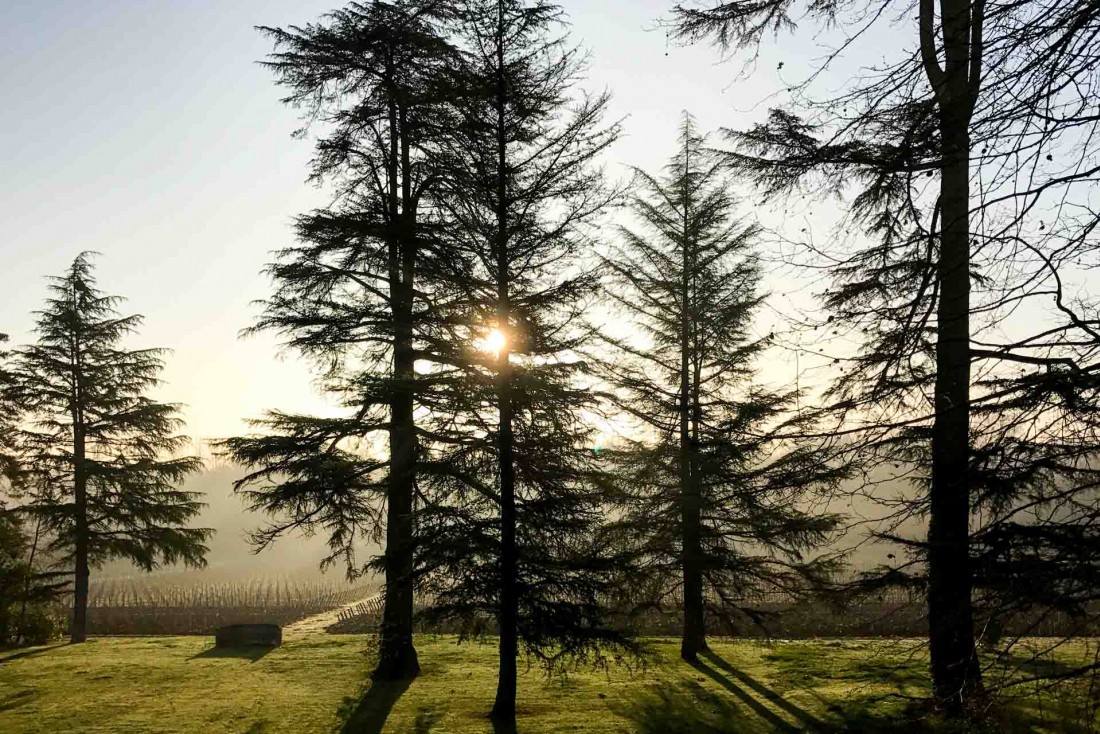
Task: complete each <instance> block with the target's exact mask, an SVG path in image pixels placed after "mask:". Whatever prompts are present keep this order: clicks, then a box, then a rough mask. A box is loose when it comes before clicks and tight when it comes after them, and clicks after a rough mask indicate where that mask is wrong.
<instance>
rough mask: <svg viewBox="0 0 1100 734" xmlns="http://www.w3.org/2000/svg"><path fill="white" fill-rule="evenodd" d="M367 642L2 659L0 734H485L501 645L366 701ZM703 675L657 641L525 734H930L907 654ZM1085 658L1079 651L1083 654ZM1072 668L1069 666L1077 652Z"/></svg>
mask: <svg viewBox="0 0 1100 734" xmlns="http://www.w3.org/2000/svg"><path fill="white" fill-rule="evenodd" d="M370 642H371V638H369V637H366V636H356V635H326V634H323V633H312V634H307V635H303V636H299V637H291V638H290V639H288V640H287V641H286V642H285V643H284V645H283V646H282V647H280V648H278V649H276V650H273V651H270V652H268V653H267V654H262V655H261V654H259V653H257V652H252V653H250V652H249V651H230V652H229V653H228V654H214V653H213V652H212V651H211V650H210V647H211V644H212V642H211V640H210V638H202V637H160V638H153V637H148V638H98V639H92V640H91V641H90V642H88V643H86V644H84V645H77V646H69V645H54V646H47V647H39V648H31V649H28V650H19V651H14V652H5V653H0V732H3V733H4V734H16V733H18V732H44V733H45V732H48V733H50V734H53V733H54V732H112V733H114V732H238V733H242V734H243V733H246V732H247V733H250V734H260V733H261V732H263V733H265V734H274V733H275V732H318V733H320V732H326V733H327V732H339V731H341V730H342V729H343V730H344V731H355V732H438V733H440V734H442V733H450V732H454V733H455V734H463V733H466V732H471V733H473V732H477V733H479V734H482V733H484V734H489V733H490V732H492V727H491V725H490V723H489V720H488V718H487V712H488V711H489V708H490V706H491V705H492V700H493V693H494V690H495V673H496V669H495V666H496V651H495V648H494V646H492V645H479V644H476V643H466V644H462V645H458V644H457V643H456V641H455V639H454V638H451V637H421V638H419V639H418V641H417V648H418V650H419V653H420V660H421V666H422V668H423V673H422V675H421V676H420V677H419V678H417V679H416V680H414V681H412V682H411V683H410V684H402V685H391V686H384V687H376V688H374V689H370V688H369V685H368V682H367V681H368V678H367V673H368V671H369V670H370V667H371V662H372V650H371V648H370ZM712 647H713V654H712V655H709V656H707V658H706V660H705V662H704V663H703V664H701V665H699V666H698V667H693V666H689V665H687V664H685V663H682V662H681V661H679V660H678V658H677V650H678V647H677V645H676V644H675V643H674V642H673V641H668V640H657V641H654V642H653V650H654V656H653V659H652V660H651V661H650V662H649V664H648V665H647V666H646V668H645V669H644V670H638V669H634V670H628V669H625V668H623V667H618V666H612V667H610V668H609V669H607V670H591V669H587V668H585V669H580V670H576V671H574V672H572V673H570V674H568V675H567V676H565V677H562V678H555V679H551V680H548V679H547V678H546V677H545V676H544V675H543V673H542V672H541V670H539V669H538V668H531V669H529V670H527V671H526V672H525V673H524V675H523V676H522V678H521V681H520V694H519V697H520V704H519V726H518V730H519V732H521V733H522V734H541V733H543V732H547V733H549V732H588V733H590V734H595V733H597V732H599V733H601V734H602V733H604V732H638V733H640V734H657V733H659V732H660V733H667V734H678V733H683V734H687V733H689V732H691V733H693V734H694V733H700V734H723V733H732V732H738V733H741V734H746V733H752V732H771V731H800V730H810V731H874V730H879V731H898V730H909V731H927V730H933V729H935V730H937V731H939V730H940V728H938V727H935V725H934V723H933V722H931V721H930V720H928V719H921V718H920V717H919V715H917V714H914V713H913V710H914V707H913V705H912V704H911V702H910V701H909V698H907V697H920V696H924V695H926V694H927V689H926V678H927V674H926V672H925V670H926V667H925V666H926V658H925V656H924V653H923V651H921V650H920V649H919V648H918V647H916V646H915V643H911V642H897V641H874V642H871V641H812V642H809V641H805V642H777V643H774V644H767V643H763V642H755V641H716V642H714V643H713V644H712ZM1077 652H1078V653H1079V652H1080V650H1079V651H1077ZM1067 654H1073V651H1072V650H1071V651H1070V652H1069V653H1067ZM1025 688H1028V690H1027V691H1024V689H1023V688H1021V689H1018V691H1017V692H1018V693H1020V694H1024V693H1026V697H1022V698H1018V699H1017V700H1015V701H1011V702H1008V703H1006V704H1003V705H1002V706H1001V707H1000V709H999V713H998V714H997V719H996V721H995V722H994V723H993V725H992V726H991V730H992V731H1006V730H1012V731H1049V732H1059V731H1086V729H1085V728H1084V727H1083V726H1082V725H1081V718H1082V715H1081V714H1080V713H1079V712H1078V710H1077V708H1078V707H1079V705H1080V704H1082V703H1083V701H1082V700H1081V696H1080V695H1079V694H1078V692H1076V691H1072V690H1071V689H1072V686H1070V685H1068V684H1063V685H1059V686H1056V687H1053V688H1049V689H1048V690H1046V691H1045V693H1043V695H1042V696H1037V695H1036V692H1035V691H1034V690H1032V689H1031V688H1029V687H1025Z"/></svg>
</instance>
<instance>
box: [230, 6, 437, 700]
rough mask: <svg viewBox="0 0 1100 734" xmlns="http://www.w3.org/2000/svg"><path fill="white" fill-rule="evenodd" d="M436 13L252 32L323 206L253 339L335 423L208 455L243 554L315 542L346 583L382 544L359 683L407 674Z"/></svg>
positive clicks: (292, 427)
mask: <svg viewBox="0 0 1100 734" xmlns="http://www.w3.org/2000/svg"><path fill="white" fill-rule="evenodd" d="M449 12H450V11H449V3H446V2H438V1H435V2H429V1H425V0H401V1H399V2H392V3H390V2H372V3H370V4H360V3H351V4H350V5H348V7H346V8H345V9H343V10H338V11H335V12H333V13H330V14H329V15H327V16H326V17H325V19H324V21H323V22H321V23H317V24H310V25H307V26H305V27H301V28H299V27H291V28H289V29H285V30H284V29H277V28H262V29H261V30H262V31H263V32H264V33H266V34H267V35H269V36H270V37H271V38H273V39H274V41H275V46H276V51H275V53H273V54H272V56H271V60H270V61H269V62H268V63H267V65H268V67H269V68H271V69H272V71H273V72H274V73H275V75H276V78H277V79H278V81H279V83H280V84H281V85H283V86H284V87H287V88H288V89H289V90H290V95H289V96H288V97H287V98H286V99H285V101H286V102H287V103H288V104H290V105H292V106H295V107H302V108H304V110H305V113H306V116H307V118H308V119H310V120H311V121H314V122H315V123H320V124H321V125H323V126H325V129H324V131H323V134H322V136H321V137H320V138H319V139H318V141H317V144H316V155H315V157H314V159H313V163H312V176H311V178H312V180H314V181H315V182H317V183H326V184H330V185H331V186H332V187H333V188H334V189H335V192H336V195H335V198H334V201H333V203H332V204H331V205H330V206H328V207H326V208H324V209H319V210H316V211H313V212H310V213H308V214H305V215H302V216H300V217H299V218H298V220H297V224H296V230H297V235H298V239H299V242H300V244H299V245H298V246H295V247H292V248H288V249H285V250H283V251H281V252H279V260H278V262H276V263H275V264H274V265H272V266H271V267H270V269H269V272H270V274H271V276H272V278H273V279H274V281H275V283H276V292H275V295H274V296H273V297H272V298H271V300H269V301H268V302H267V304H266V310H265V313H264V315H263V317H262V318H261V319H260V322H259V324H258V325H257V326H256V327H254V329H253V331H258V330H274V331H276V332H278V333H280V334H281V335H283V336H284V337H285V338H286V345H287V346H288V347H289V348H292V349H295V350H297V351H299V352H301V353H303V354H304V355H306V356H307V357H309V358H311V359H313V360H315V361H316V363H317V364H318V365H319V366H320V367H321V369H322V375H323V376H322V380H321V385H322V388H323V389H324V390H325V391H326V392H327V393H329V394H331V395H333V396H335V397H337V399H338V400H339V402H340V403H341V405H342V406H343V407H344V408H345V410H346V412H345V413H344V414H343V415H342V416H339V417H332V418H321V417H314V416H306V415H288V414H285V413H279V412H272V413H269V414H268V415H267V417H266V418H264V419H261V420H258V421H256V422H255V425H256V426H257V427H259V428H263V429H264V434H265V435H255V436H250V437H244V438H238V439H231V440H229V441H226V442H225V443H224V447H225V448H226V449H227V450H228V452H229V453H230V454H231V455H232V456H233V457H234V458H235V459H236V460H237V461H239V462H241V463H243V464H244V465H246V466H248V467H250V468H251V469H252V470H253V471H252V472H251V473H250V474H248V475H247V476H246V477H245V478H244V479H242V480H241V481H239V482H238V483H237V487H238V489H240V490H244V491H246V492H247V496H248V497H249V499H250V500H251V501H252V503H253V507H254V509H262V510H265V511H267V512H268V513H270V514H272V515H274V516H276V517H277V518H278V519H277V520H276V521H275V522H274V523H273V524H272V525H271V526H270V527H268V528H267V529H265V530H262V531H260V532H259V533H257V535H256V540H257V541H258V542H259V543H260V544H261V545H263V544H266V543H269V542H271V541H272V540H274V539H275V538H276V537H277V536H279V535H280V534H282V533H283V532H285V531H287V530H289V529H292V528H303V529H306V530H308V531H311V532H312V531H315V530H318V529H320V530H323V531H325V532H327V533H328V536H329V545H330V547H331V549H332V555H331V556H330V557H329V559H328V562H330V563H331V562H334V561H337V560H341V559H342V560H343V561H344V562H345V564H346V569H347V572H348V574H349V576H355V575H358V574H360V573H363V572H365V571H366V570H367V569H368V567H367V566H364V565H363V564H361V563H360V562H359V561H358V560H357V559H356V555H355V544H356V542H358V541H362V540H367V541H379V540H382V539H383V533H384V545H385V552H384V554H383V555H382V557H381V558H380V559H378V562H376V563H375V564H373V565H374V566H375V567H377V566H380V567H381V570H382V571H383V572H384V574H385V591H386V594H385V606H384V610H383V615H382V616H383V619H382V629H381V646H380V647H381V649H380V656H379V661H378V667H377V669H376V671H375V677H376V678H377V679H398V678H404V677H408V676H412V675H415V674H416V673H417V672H418V671H419V665H418V661H417V656H416V650H415V648H414V646H413V639H412V630H413V590H414V589H413V584H414V577H413V558H414V550H415V541H414V537H413V509H414V499H415V494H416V477H417V471H418V469H417V462H418V456H419V454H420V451H421V449H420V447H419V442H420V439H419V438H418V435H417V434H418V432H419V431H420V429H419V428H418V427H417V425H416V421H415V414H416V409H417V405H418V402H422V401H423V400H424V395H423V394H424V393H425V392H426V391H430V388H431V384H430V379H428V378H426V377H423V376H421V375H418V374H417V370H416V363H417V360H418V359H419V360H423V359H425V358H426V357H428V356H430V353H431V349H432V346H431V343H430V341H426V340H430V335H431V331H432V326H431V325H432V324H433V323H434V322H435V321H436V320H438V319H439V318H440V316H439V315H438V311H437V309H435V308H434V307H433V305H432V302H431V301H430V299H429V296H430V295H431V293H432V290H433V281H434V280H436V279H437V277H436V269H437V268H438V267H443V268H444V270H446V269H448V268H449V267H450V266H449V265H447V264H446V261H445V260H443V261H441V259H440V258H439V257H438V255H437V253H435V252H434V250H433V247H432V239H431V238H430V237H429V236H428V235H429V231H430V222H427V221H426V219H427V216H426V214H425V209H427V207H428V206H429V205H430V201H431V195H432V194H431V188H432V186H433V182H434V181H436V180H437V179H438V176H437V175H436V174H435V173H433V170H432V167H431V166H432V164H431V161H430V159H429V158H428V157H427V152H428V151H429V150H430V149H431V147H432V146H433V145H434V139H435V138H436V137H437V136H438V133H437V132H436V131H437V130H438V129H439V128H440V127H441V126H442V127H445V126H446V124H447V107H446V105H445V101H446V99H447V95H446V93H445V91H444V90H443V89H442V88H441V87H440V86H439V83H440V74H441V70H442V69H444V68H446V67H447V65H448V63H449V59H451V58H452V57H453V51H452V49H451V48H450V47H449V45H448V43H447V41H446V39H445V37H444V36H443V35H442V33H441V29H440V24H441V22H442V21H444V20H445V19H446V18H447V16H448V14H449ZM441 262H442V263H443V264H442V265H440V263H441ZM382 443H384V444H385V447H384V448H383V447H382V445H381V444H382ZM383 508H384V510H383Z"/></svg>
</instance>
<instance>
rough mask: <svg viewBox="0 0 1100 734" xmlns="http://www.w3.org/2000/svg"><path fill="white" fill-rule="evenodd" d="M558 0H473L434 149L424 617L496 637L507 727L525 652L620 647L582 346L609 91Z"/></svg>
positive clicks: (602, 200)
mask: <svg viewBox="0 0 1100 734" xmlns="http://www.w3.org/2000/svg"><path fill="white" fill-rule="evenodd" d="M560 34H561V10H560V9H559V8H558V7H556V6H554V5H551V4H549V3H546V2H541V1H535V2H527V1H524V0H479V1H477V2H469V3H465V4H464V10H463V14H462V16H461V18H460V19H459V25H458V26H457V40H458V43H459V45H460V47H461V49H462V51H463V56H462V59H461V63H460V64H459V65H457V66H456V67H455V73H454V74H453V77H452V78H453V88H454V89H455V90H456V97H455V99H456V103H455V104H456V110H457V114H458V115H459V124H457V125H456V126H455V127H454V128H453V129H452V131H451V134H450V135H449V136H448V138H447V148H446V149H445V150H442V151H441V152H440V161H441V163H440V171H441V172H442V176H443V186H444V189H443V191H442V194H441V197H440V202H441V206H442V207H444V208H445V220H446V225H447V226H446V228H445V229H444V230H443V232H442V233H441V237H443V238H445V239H443V240H442V241H444V242H445V243H446V245H447V246H448V248H449V251H450V252H451V253H452V255H453V257H454V259H455V260H456V261H458V262H461V263H464V265H463V266H462V270H463V271H465V280H464V282H463V283H462V284H461V289H456V302H455V306H454V313H455V315H456V318H455V320H454V322H453V325H452V329H451V331H452V333H453V335H454V339H455V341H454V342H453V349H452V353H451V354H450V356H449V358H448V362H446V363H445V364H441V365H440V366H439V371H440V374H441V375H443V374H445V375H447V376H448V379H449V380H450V389H449V391H447V392H446V393H441V401H440V403H439V404H438V405H437V406H436V409H437V410H439V411H441V413H444V414H446V415H452V416H455V422H454V423H453V424H451V425H448V426H446V430H445V431H440V432H438V433H437V434H436V436H435V444H434V446H433V454H432V458H431V461H430V462H428V463H427V464H426V468H427V471H428V474H429V476H430V477H431V479H430V481H428V482H426V483H425V489H426V490H428V492H429V494H428V496H427V497H426V499H425V505H424V509H423V511H422V512H421V513H419V514H418V521H417V522H418V527H419V528H420V534H421V542H422V543H423V547H422V556H421V558H420V567H421V569H422V574H423V584H424V588H425V590H426V591H427V592H428V593H429V594H430V598H431V599H432V601H433V607H432V610H431V613H432V614H434V615H436V616H447V617H452V618H454V617H457V618H460V619H462V620H464V621H465V622H466V623H467V627H466V629H467V631H469V632H479V631H483V630H485V629H486V627H485V624H486V622H487V620H492V622H494V623H495V627H496V630H497V631H498V633H499V649H500V661H499V664H500V667H499V675H498V685H497V693H496V700H495V703H494V705H493V711H492V714H493V718H494V720H495V721H496V722H498V724H499V725H502V726H505V727H514V723H515V713H516V684H517V657H518V655H519V654H520V648H521V646H522V649H523V651H524V652H525V653H526V654H527V655H529V656H533V657H536V658H538V659H540V660H541V661H543V662H544V663H545V664H546V665H548V666H550V667H551V668H552V667H553V666H555V665H556V664H557V663H559V662H560V661H562V660H564V659H568V658H576V657H587V656H591V655H595V656H597V657H599V656H601V652H600V650H601V649H602V648H604V646H605V645H610V646H615V645H619V644H621V643H623V642H624V641H625V640H624V638H623V637H622V636H620V635H619V634H618V633H616V632H615V631H614V630H612V629H611V628H610V627H609V626H608V624H607V622H606V620H605V619H604V610H603V609H602V608H601V602H602V601H604V598H603V597H604V595H605V593H607V592H608V591H609V589H610V586H609V583H610V580H611V571H612V563H611V559H610V558H609V557H608V555H607V553H606V546H605V545H604V544H602V543H601V542H600V535H599V527H600V524H601V522H602V519H603V507H602V501H603V498H604V487H603V482H602V475H601V472H600V468H599V466H598V461H597V457H595V456H594V455H593V453H592V445H593V444H592V433H593V429H592V426H591V424H590V423H589V422H588V421H587V420H586V414H585V411H586V410H590V409H591V408H592V406H593V401H594V396H593V394H592V392H591V391H590V390H587V389H585V388H584V387H583V385H582V384H581V380H580V378H581V377H582V375H583V372H584V369H585V365H584V364H583V363H582V362H581V361H580V360H579V358H578V357H577V355H576V352H575V350H576V349H577V348H578V346H579V345H580V343H581V340H582V338H583V336H584V334H583V330H582V329H581V328H580V327H581V320H580V318H579V316H580V315H581V313H582V312H583V310H584V309H585V307H586V305H587V304H588V303H589V301H590V300H591V298H592V297H593V296H594V293H595V288H596V286H597V283H598V278H597V274H596V273H595V272H593V270H592V268H591V266H592V265H593V264H594V263H592V261H591V259H590V258H589V259H588V261H587V262H586V256H587V255H589V254H590V253H591V242H590V240H589V238H588V236H587V227H588V225H590V224H592V223H594V222H595V221H596V218H597V217H598V216H599V215H600V214H601V213H602V212H603V211H604V210H605V208H606V207H607V205H608V203H609V202H610V201H611V199H612V195H613V193H614V192H613V191H610V190H609V189H608V187H607V186H606V185H605V184H604V182H603V179H602V172H601V171H600V169H599V168H598V167H596V165H595V164H596V162H597V158H598V157H599V156H600V154H601V153H602V152H603V151H604V150H605V149H606V148H607V146H608V145H610V144H611V143H612V142H613V141H614V140H615V138H616V137H617V135H618V128H617V127H616V126H604V125H602V124H601V118H602V116H603V114H604V112H605V110H606V107H607V99H608V98H607V96H606V95H599V96H595V97H588V96H583V95H580V94H578V93H577V92H576V89H575V82H576V81H577V79H578V76H579V75H580V73H581V72H582V71H583V66H584V62H583V58H582V57H581V56H580V55H579V53H578V52H577V51H576V50H574V49H573V48H571V47H570V46H569V45H568V44H567V39H566V38H564V37H563V36H562V35H560Z"/></svg>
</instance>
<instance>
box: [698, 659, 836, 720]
mask: <svg viewBox="0 0 1100 734" xmlns="http://www.w3.org/2000/svg"><path fill="white" fill-rule="evenodd" d="M703 657H705V658H706V659H707V660H709V661H710V663H711V664H712V665H714V666H715V667H716V668H721V669H722V670H723V671H724V672H726V673H728V674H729V675H731V676H733V677H734V678H736V679H737V680H738V681H739V682H740V683H743V684H744V685H745V686H747V687H749V688H751V689H752V690H753V691H755V692H756V693H757V694H759V695H760V696H762V697H764V698H766V699H768V700H769V701H770V702H772V703H773V704H775V705H776V706H777V707H779V708H781V709H783V710H784V711H786V712H787V713H788V714H790V715H791V716H794V717H795V718H796V719H798V720H799V721H801V722H802V723H803V724H806V725H807V726H810V727H816V728H822V727H823V726H824V722H823V721H822V720H821V719H819V718H817V717H816V716H814V715H813V714H811V713H810V712H809V711H806V710H805V709H803V708H800V707H798V706H796V705H795V704H793V703H791V702H790V701H788V700H787V699H786V698H784V697H783V696H782V695H780V694H778V693H776V692H775V691H773V690H772V689H770V688H768V687H767V686H765V685H763V684H762V683H760V682H759V681H757V680H755V679H753V678H752V677H750V676H749V675H747V674H746V673H744V672H742V671H740V670H738V669H737V668H735V667H733V666H732V665H731V664H730V663H729V662H728V661H726V660H723V659H722V657H721V656H719V655H718V654H717V653H715V652H713V651H711V650H707V651H706V652H704V653H703Z"/></svg>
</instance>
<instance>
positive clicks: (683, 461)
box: [680, 141, 707, 662]
mask: <svg viewBox="0 0 1100 734" xmlns="http://www.w3.org/2000/svg"><path fill="white" fill-rule="evenodd" d="M689 151H690V145H689V144H688V143H687V142H686V141H685V147H684V191H683V209H684V222H683V226H684V241H683V244H682V248H681V249H682V252H681V268H682V270H681V274H680V275H681V282H680V526H681V538H680V542H681V564H682V566H683V576H684V579H683V580H684V590H683V593H684V628H683V637H682V639H681V641H680V657H681V658H683V659H684V660H687V661H689V662H694V661H696V660H697V659H698V656H699V653H701V652H703V651H704V650H706V649H707V641H706V607H705V606H704V601H703V569H702V545H701V544H702V538H701V535H702V523H701V519H700V498H699V488H698V486H697V485H696V476H695V471H694V464H695V445H694V444H695V442H694V439H693V437H692V431H691V424H692V414H693V410H692V406H693V402H694V401H693V400H692V396H693V394H694V391H693V390H692V379H691V376H692V353H691V352H692V350H691V346H692V314H691V307H690V302H691V288H690V284H691V274H692V258H691V253H690V249H691V246H692V244H691V232H690V216H691V215H690V212H689V203H690V200H691V193H690V192H689V191H688V189H687V187H688V185H689V176H688V172H689V170H690V166H691V161H690V160H689V157H688V156H689Z"/></svg>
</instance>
